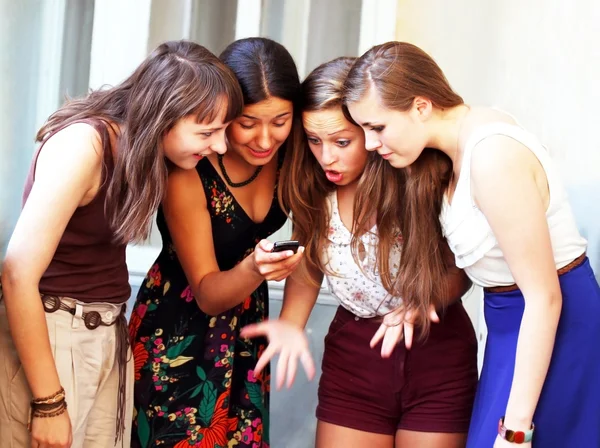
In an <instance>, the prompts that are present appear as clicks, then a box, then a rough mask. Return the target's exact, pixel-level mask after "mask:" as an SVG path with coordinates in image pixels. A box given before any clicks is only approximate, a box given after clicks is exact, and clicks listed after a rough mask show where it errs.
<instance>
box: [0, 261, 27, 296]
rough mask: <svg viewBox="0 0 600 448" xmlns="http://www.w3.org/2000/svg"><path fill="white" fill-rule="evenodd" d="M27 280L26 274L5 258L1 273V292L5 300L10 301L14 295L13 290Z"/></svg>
mask: <svg viewBox="0 0 600 448" xmlns="http://www.w3.org/2000/svg"><path fill="white" fill-rule="evenodd" d="M24 282H25V279H24V276H23V275H22V273H20V272H19V269H18V268H16V267H15V266H14V265H13V263H12V262H11V261H10V260H5V262H4V265H3V266H2V272H1V273H0V292H1V293H2V297H3V300H4V301H5V302H9V301H10V300H11V299H12V297H13V296H14V294H13V292H14V291H16V290H18V289H19V286H20V285H22V284H23V283H24Z"/></svg>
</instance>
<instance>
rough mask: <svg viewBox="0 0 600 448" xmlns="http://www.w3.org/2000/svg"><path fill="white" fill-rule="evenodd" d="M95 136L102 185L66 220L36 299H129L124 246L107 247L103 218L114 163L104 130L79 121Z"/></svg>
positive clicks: (92, 122)
mask: <svg viewBox="0 0 600 448" xmlns="http://www.w3.org/2000/svg"><path fill="white" fill-rule="evenodd" d="M82 121H83V122H85V123H87V124H89V125H91V126H93V127H94V129H96V131H97V132H98V133H99V134H100V137H101V141H102V147H103V152H104V164H103V168H102V185H101V187H100V189H99V191H98V193H97V194H96V196H95V197H94V199H92V201H91V202H90V203H89V204H88V205H85V206H83V207H78V208H77V209H76V210H75V213H73V216H72V217H71V219H70V220H69V223H68V224H67V227H66V229H65V232H64V234H63V236H62V238H61V239H60V242H59V243H58V247H57V248H56V252H55V254H54V256H53V257H52V261H51V262H50V265H49V266H48V269H47V270H46V272H45V273H44V275H43V276H42V278H41V280H40V284H39V290H40V293H42V294H48V295H55V296H64V297H71V298H74V299H77V300H80V301H81V302H86V303H91V302H109V303H116V304H119V303H123V302H126V301H127V299H129V296H130V295H131V287H130V286H129V275H128V272H127V264H126V262H125V247H126V245H125V244H117V243H115V242H114V241H113V232H112V230H111V229H110V226H109V224H108V219H107V217H106V214H105V212H104V202H105V200H106V190H107V188H108V184H109V182H110V180H111V178H112V175H113V170H114V161H113V156H112V152H111V147H110V136H109V134H108V130H107V129H106V124H104V123H103V122H101V121H99V120H93V119H88V120H82ZM43 146H44V145H43V144H42V145H41V146H40V148H39V149H38V150H37V151H36V153H35V155H34V157H33V162H32V164H31V168H30V170H29V175H28V176H27V181H26V183H25V191H24V194H23V204H25V203H26V202H27V198H28V197H29V193H30V192H31V188H32V186H33V183H34V181H35V166H36V163H37V159H38V155H39V153H40V151H41V150H42V148H43Z"/></svg>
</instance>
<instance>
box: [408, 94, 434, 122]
mask: <svg viewBox="0 0 600 448" xmlns="http://www.w3.org/2000/svg"><path fill="white" fill-rule="evenodd" d="M412 109H413V112H414V113H415V114H416V115H417V117H418V118H419V119H420V120H422V121H426V120H428V119H429V117H430V116H431V114H432V112H433V104H431V100H430V99H428V98H425V97H422V96H416V97H415V99H414V100H413V106H412Z"/></svg>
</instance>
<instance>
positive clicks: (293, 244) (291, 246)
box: [271, 240, 300, 253]
mask: <svg viewBox="0 0 600 448" xmlns="http://www.w3.org/2000/svg"><path fill="white" fill-rule="evenodd" d="M299 247H300V243H299V242H298V241H295V240H285V241H275V242H274V243H273V249H271V252H283V251H286V250H291V251H292V252H294V253H297V252H298V248H299Z"/></svg>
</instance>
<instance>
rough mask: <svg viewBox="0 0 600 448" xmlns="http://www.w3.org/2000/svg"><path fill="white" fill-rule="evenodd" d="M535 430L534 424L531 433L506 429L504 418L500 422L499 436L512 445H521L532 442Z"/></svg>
mask: <svg viewBox="0 0 600 448" xmlns="http://www.w3.org/2000/svg"><path fill="white" fill-rule="evenodd" d="M534 430H535V425H534V424H533V423H532V424H531V429H529V431H513V430H512V429H506V426H504V417H502V418H501V419H500V421H499V422H498V435H499V436H500V437H502V438H503V439H504V440H506V441H507V442H510V443H516V444H521V443H527V442H531V440H532V439H533V431H534Z"/></svg>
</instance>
